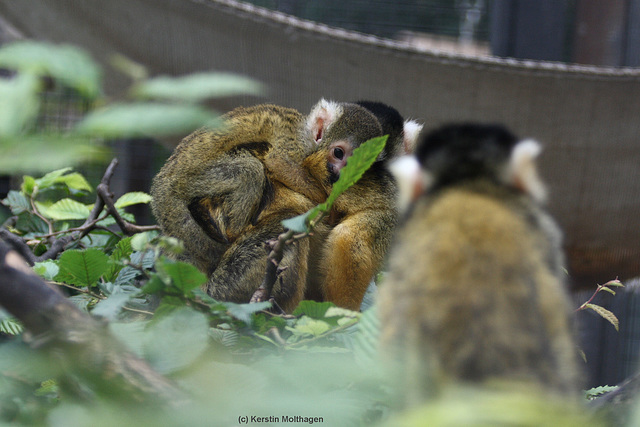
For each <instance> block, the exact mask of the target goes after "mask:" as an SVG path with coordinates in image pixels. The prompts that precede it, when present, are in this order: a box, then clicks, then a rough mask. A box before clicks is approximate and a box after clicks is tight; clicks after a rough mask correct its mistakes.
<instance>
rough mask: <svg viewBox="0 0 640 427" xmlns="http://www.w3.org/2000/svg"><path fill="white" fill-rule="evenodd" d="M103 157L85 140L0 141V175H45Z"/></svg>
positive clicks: (59, 137) (31, 138)
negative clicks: (57, 169) (64, 167)
mask: <svg viewBox="0 0 640 427" xmlns="http://www.w3.org/2000/svg"><path fill="white" fill-rule="evenodd" d="M0 104H1V103H0ZM107 153H108V151H107V150H106V149H105V148H102V147H98V146H96V145H91V144H89V141H88V139H87V138H74V137H70V136H62V135H55V134H36V135H29V136H23V137H19V138H5V139H3V138H0V173H3V174H18V173H23V172H34V173H35V172H46V171H50V170H51V169H56V168H59V167H62V166H68V165H73V164H78V163H81V162H87V161H96V160H101V159H105V158H106V157H107V156H106V154H107ZM34 159H37V161H34Z"/></svg>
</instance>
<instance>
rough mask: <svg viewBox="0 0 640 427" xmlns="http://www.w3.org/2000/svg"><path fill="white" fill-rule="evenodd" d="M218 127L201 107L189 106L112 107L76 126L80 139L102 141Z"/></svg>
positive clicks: (95, 112)
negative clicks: (93, 138) (81, 136)
mask: <svg viewBox="0 0 640 427" xmlns="http://www.w3.org/2000/svg"><path fill="white" fill-rule="evenodd" d="M220 123H221V121H220V120H219V119H218V118H216V116H215V115H214V114H212V113H211V112H209V111H208V110H207V109H205V108H204V107H200V106H197V105H190V104H160V103H152V102H148V103H136V104H111V105H109V106H108V107H105V108H102V109H98V110H94V111H92V112H90V113H89V114H87V115H86V116H85V118H84V119H83V120H82V121H80V123H78V125H77V126H76V129H75V130H76V132H78V133H79V134H81V135H92V136H101V137H104V138H121V137H149V136H152V137H160V136H170V135H176V134H185V133H188V132H191V131H192V130H194V129H197V128H199V127H202V126H209V127H214V126H217V125H219V124H220Z"/></svg>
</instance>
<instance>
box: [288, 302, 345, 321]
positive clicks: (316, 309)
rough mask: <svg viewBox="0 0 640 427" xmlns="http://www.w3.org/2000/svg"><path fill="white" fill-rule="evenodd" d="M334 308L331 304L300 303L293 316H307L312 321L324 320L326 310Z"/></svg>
mask: <svg viewBox="0 0 640 427" xmlns="http://www.w3.org/2000/svg"><path fill="white" fill-rule="evenodd" d="M331 307H335V304H334V303H332V302H316V301H301V302H300V304H298V307H296V309H295V310H294V311H293V313H292V314H293V315H294V316H303V315H304V316H309V317H311V318H312V319H324V317H325V314H326V313H327V310H329V309H330V308H331Z"/></svg>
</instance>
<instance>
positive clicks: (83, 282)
mask: <svg viewBox="0 0 640 427" xmlns="http://www.w3.org/2000/svg"><path fill="white" fill-rule="evenodd" d="M58 267H60V272H59V273H58V275H57V276H56V280H58V281H61V282H65V283H69V284H71V285H76V286H93V285H95V284H96V282H97V281H98V279H99V278H100V276H102V275H103V274H104V273H106V272H107V270H108V268H109V257H108V256H107V255H106V254H105V253H104V252H102V251H101V250H99V249H87V250H86V251H79V250H67V251H64V252H63V253H62V255H60V258H59V259H58Z"/></svg>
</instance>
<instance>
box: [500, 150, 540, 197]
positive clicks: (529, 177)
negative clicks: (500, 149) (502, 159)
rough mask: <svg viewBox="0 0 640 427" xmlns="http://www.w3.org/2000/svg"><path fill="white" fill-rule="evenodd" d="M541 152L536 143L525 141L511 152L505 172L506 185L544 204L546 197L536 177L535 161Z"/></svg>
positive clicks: (538, 178)
mask: <svg viewBox="0 0 640 427" xmlns="http://www.w3.org/2000/svg"><path fill="white" fill-rule="evenodd" d="M541 152H542V147H541V146H540V144H539V143H538V142H537V141H534V140H532V139H525V140H523V141H520V142H518V143H517V144H516V145H515V147H513V150H511V158H510V159H509V163H508V166H507V171H506V174H507V176H506V179H507V183H508V184H509V185H511V186H513V187H515V188H517V189H519V190H520V191H522V192H524V193H527V194H529V195H530V196H531V197H533V199H534V200H536V201H538V202H544V201H545V200H546V197H547V190H546V188H545V185H544V184H543V183H542V181H541V180H540V177H539V176H538V170H537V165H536V159H537V158H538V156H539V155H540V153H541Z"/></svg>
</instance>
